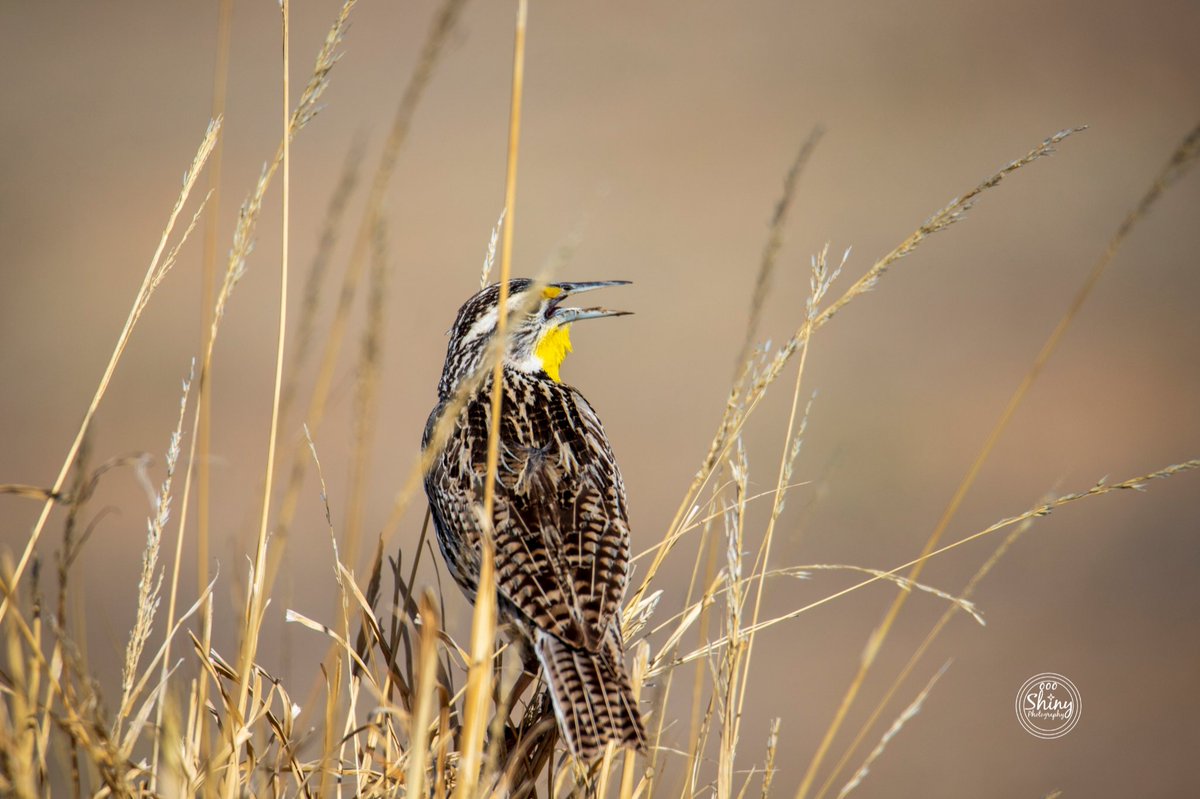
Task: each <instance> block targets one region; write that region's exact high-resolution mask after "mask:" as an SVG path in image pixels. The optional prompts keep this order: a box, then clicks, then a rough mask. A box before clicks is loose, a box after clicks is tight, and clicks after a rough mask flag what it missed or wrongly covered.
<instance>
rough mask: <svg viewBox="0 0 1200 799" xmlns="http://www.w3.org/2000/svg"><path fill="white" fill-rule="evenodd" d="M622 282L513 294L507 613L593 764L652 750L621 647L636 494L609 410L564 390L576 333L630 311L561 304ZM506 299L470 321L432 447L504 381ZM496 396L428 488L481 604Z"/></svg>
mask: <svg viewBox="0 0 1200 799" xmlns="http://www.w3.org/2000/svg"><path fill="white" fill-rule="evenodd" d="M614 284H616V282H615V281H613V282H606V283H554V284H550V285H548V286H546V287H544V288H539V287H537V286H535V285H533V284H532V283H531V282H530V281H528V280H514V281H512V282H511V283H510V284H509V290H510V297H511V298H512V299H511V301H510V304H509V316H510V318H509V330H510V331H511V334H510V335H511V337H510V344H509V347H508V351H507V352H506V354H505V358H504V369H503V390H504V401H503V405H502V411H501V427H500V460H499V468H498V473H497V476H496V500H495V515H494V524H495V528H494V529H495V551H496V579H497V590H498V597H499V608H500V613H501V615H502V617H503V619H504V620H506V621H509V622H511V623H513V624H514V625H515V627H516V628H517V629H518V630H519V631H520V633H521V635H522V636H523V637H524V638H526V639H527V641H528V643H529V645H530V648H531V651H532V654H533V656H534V658H536V664H537V665H538V666H540V669H541V671H542V673H543V674H544V676H545V679H546V683H547V686H548V688H549V690H550V695H551V699H552V701H553V704H554V709H555V713H556V716H557V717H558V723H559V729H560V731H561V732H562V734H563V738H564V739H565V741H566V743H567V747H568V749H569V750H570V751H571V753H572V754H573V755H575V756H576V757H578V758H580V759H582V760H585V761H591V760H594V759H595V758H596V757H597V756H598V755H600V754H602V752H603V749H604V746H605V745H606V744H607V743H608V742H609V741H616V742H617V743H618V744H620V745H625V746H632V747H635V748H638V749H640V748H642V747H643V746H644V742H645V732H644V728H643V725H642V720H641V714H640V712H639V711H638V708H637V702H636V700H634V699H633V693H632V690H631V688H630V684H629V678H628V676H627V675H626V671H625V664H624V651H623V650H624V647H623V643H622V640H621V625H620V608H621V602H622V599H623V598H624V594H625V581H626V577H627V574H628V569H629V523H628V516H627V511H626V502H625V486H624V483H623V482H622V480H621V472H620V470H619V469H618V468H617V463H616V460H615V459H614V457H613V453H612V448H611V447H610V446H609V443H608V438H607V436H606V435H605V432H604V427H603V425H601V423H600V419H599V418H598V417H597V416H596V412H595V411H594V410H593V409H592V406H591V405H590V404H589V403H588V401H587V400H586V399H584V397H583V395H582V394H580V393H579V391H577V390H576V389H574V388H572V387H571V386H568V385H565V384H563V383H561V382H559V381H558V380H557V376H558V365H559V363H560V362H561V360H562V358H563V357H564V356H565V353H566V352H567V351H569V350H570V339H569V334H568V329H569V325H570V324H571V323H572V322H574V321H577V320H579V319H587V318H594V317H599V316H614V315H617V314H618V313H619V312H614V311H606V310H604V309H599V308H594V309H575V308H565V307H561V305H560V303H561V302H562V300H564V299H565V298H566V297H567V296H569V295H571V294H578V293H580V292H582V291H587V290H590V289H592V288H600V287H601V286H604V285H614ZM535 292H536V294H535ZM498 298H499V289H498V286H495V285H493V286H489V287H487V288H485V289H484V290H482V291H480V292H479V293H478V294H476V295H475V296H474V297H472V298H471V299H470V300H468V301H467V302H466V304H464V305H463V306H462V308H461V309H460V310H459V313H458V317H457V319H456V320H455V323H454V327H453V328H452V329H451V331H450V344H449V347H448V348H447V353H446V364H445V367H444V369H443V372H442V379H441V381H440V383H439V384H438V404H437V407H435V408H434V410H433V413H432V414H430V417H429V423H428V424H427V425H426V431H425V437H424V440H423V442H422V443H423V445H427V444H428V442H429V438H430V436H431V434H432V430H433V426H434V424H435V422H436V420H437V419H438V418H439V417H440V416H441V414H442V411H443V409H444V408H445V407H446V405H447V403H448V402H449V401H450V400H451V398H452V397H453V396H454V393H455V391H456V389H457V387H458V386H459V384H460V382H461V381H462V380H464V379H465V378H467V377H468V376H470V375H472V374H473V373H475V372H476V371H477V370H478V369H480V368H481V367H482V368H484V369H490V367H489V365H488V364H485V363H483V361H484V359H485V357H486V353H487V350H488V344H489V343H490V342H491V341H492V339H493V338H494V335H495V321H496V317H497V302H498ZM491 385H492V381H491V376H490V375H488V376H487V377H486V378H485V379H484V380H483V381H482V383H481V384H480V385H479V387H478V388H477V389H476V390H475V391H474V392H473V393H472V395H471V396H470V397H469V399H468V400H467V402H466V404H465V406H464V407H463V408H462V410H461V412H460V413H459V415H458V418H457V420H456V423H455V426H454V429H453V432H452V433H451V435H450V437H449V440H448V441H447V442H446V445H445V446H444V448H443V449H442V451H441V452H440V453H439V454H438V456H437V458H436V459H435V460H434V462H433V466H432V468H431V469H430V471H429V473H428V475H427V476H426V479H425V491H426V494H427V495H428V497H429V504H430V507H431V508H432V511H433V520H434V526H435V529H436V532H437V539H438V544H439V546H440V548H441V550H442V555H443V556H444V557H445V559H446V564H447V566H448V567H449V569H450V573H451V574H452V575H453V576H454V579H455V580H456V581H457V582H458V584H459V585H460V586H461V587H462V588H463V590H464V591H465V592H466V593H467V596H468V597H470V598H471V600H472V601H474V598H475V590H476V587H477V585H478V580H479V557H480V556H479V540H480V528H479V516H478V513H479V506H480V505H481V504H482V502H483V494H484V481H485V479H486V474H487V439H488V429H489V426H490V424H491V406H490V395H491ZM531 660H532V659H531Z"/></svg>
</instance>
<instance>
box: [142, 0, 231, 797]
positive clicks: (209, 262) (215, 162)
mask: <svg viewBox="0 0 1200 799" xmlns="http://www.w3.org/2000/svg"><path fill="white" fill-rule="evenodd" d="M232 33H233V0H220V4H219V9H218V12H217V57H216V61H215V62H214V64H213V93H212V111H211V113H210V114H209V116H211V117H213V118H214V119H215V118H217V117H220V116H224V114H225V97H226V93H227V89H228V87H229V49H230V42H231V41H232V39H233V36H232ZM224 144H225V141H224V139H221V140H218V141H217V145H216V147H215V148H214V149H213V154H212V159H211V161H212V164H211V168H210V169H209V170H208V194H209V197H211V198H212V200H211V202H210V203H209V204H208V214H207V216H206V217H205V220H204V249H203V268H202V271H201V280H200V349H201V351H203V350H205V349H207V347H208V339H209V336H210V334H211V330H212V321H213V300H214V299H215V293H216V281H217V258H219V257H220V256H219V254H218V251H217V236H218V235H219V234H220V229H221V226H220V217H219V213H220V210H221V167H222V165H223V158H222V156H223V155H224V149H225V147H224ZM196 404H197V408H198V412H199V414H200V423H199V425H198V427H197V430H196V435H197V437H198V438H199V450H200V471H199V474H198V475H197V479H196V533H197V536H196V575H197V577H196V584H197V585H204V584H205V583H207V582H208V511H209V494H210V489H211V479H210V478H211V475H210V472H209V466H210V464H211V458H210V457H209V446H210V438H211V431H212V376H211V375H209V379H208V380H202V381H201V382H200V385H199V387H198V388H197V391H196ZM160 726H161V724H160ZM154 789H155V783H154V782H153V781H152V782H151V783H150V790H151V791H153V790H154Z"/></svg>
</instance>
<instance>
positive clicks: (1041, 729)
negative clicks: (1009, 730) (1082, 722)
mask: <svg viewBox="0 0 1200 799" xmlns="http://www.w3.org/2000/svg"><path fill="white" fill-rule="evenodd" d="M1016 708H1017V721H1019V722H1021V726H1022V727H1024V728H1025V730H1026V731H1027V732H1028V733H1029V734H1030V735H1035V736H1037V737H1038V738H1047V739H1049V738H1061V737H1062V736H1064V735H1066V734H1067V733H1069V732H1070V731H1071V730H1073V729H1074V728H1075V725H1076V724H1078V723H1079V715H1080V713H1081V712H1082V711H1083V700H1082V699H1081V698H1080V696H1079V689H1078V688H1076V687H1075V684H1074V683H1072V682H1071V681H1070V680H1068V679H1067V678H1066V677H1064V676H1062V675H1061V674H1054V673H1053V672H1046V673H1044V674H1038V675H1035V676H1033V677H1030V678H1029V679H1028V680H1026V681H1025V684H1024V685H1022V686H1021V690H1019V691H1017V702H1016Z"/></svg>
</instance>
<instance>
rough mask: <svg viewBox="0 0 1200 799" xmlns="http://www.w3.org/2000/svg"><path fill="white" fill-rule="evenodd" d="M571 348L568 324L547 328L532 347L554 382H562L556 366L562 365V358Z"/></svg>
mask: <svg viewBox="0 0 1200 799" xmlns="http://www.w3.org/2000/svg"><path fill="white" fill-rule="evenodd" d="M571 349H572V348H571V326H570V325H555V326H554V327H552V328H549V329H548V330H547V331H546V332H545V333H543V334H542V338H541V340H540V341H538V343H537V347H535V348H534V355H536V356H537V357H538V359H539V360H541V362H542V369H544V370H545V371H546V374H548V375H550V379H551V380H553V381H554V382H555V383H561V382H562V380H560V379H559V377H558V368H559V367H560V366H562V362H563V359H565V358H566V357H567V353H568V352H570V351H571Z"/></svg>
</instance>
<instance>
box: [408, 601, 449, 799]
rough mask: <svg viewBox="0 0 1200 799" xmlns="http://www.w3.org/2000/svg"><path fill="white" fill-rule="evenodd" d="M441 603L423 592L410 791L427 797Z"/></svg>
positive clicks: (416, 797)
mask: <svg viewBox="0 0 1200 799" xmlns="http://www.w3.org/2000/svg"><path fill="white" fill-rule="evenodd" d="M440 628H441V621H440V620H439V619H438V614H437V604H436V603H435V602H434V599H433V595H432V594H431V593H429V592H426V593H425V594H423V595H422V596H421V645H420V646H421V648H420V651H419V654H418V655H417V664H418V667H417V675H418V680H417V712H416V714H415V715H414V717H413V723H412V728H411V735H412V737H411V738H410V739H409V746H408V795H409V796H412V797H414V799H424V796H425V771H426V768H427V758H428V755H429V728H430V725H431V723H432V720H433V696H434V688H435V687H436V686H437V644H438V630H439V629H440Z"/></svg>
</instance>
